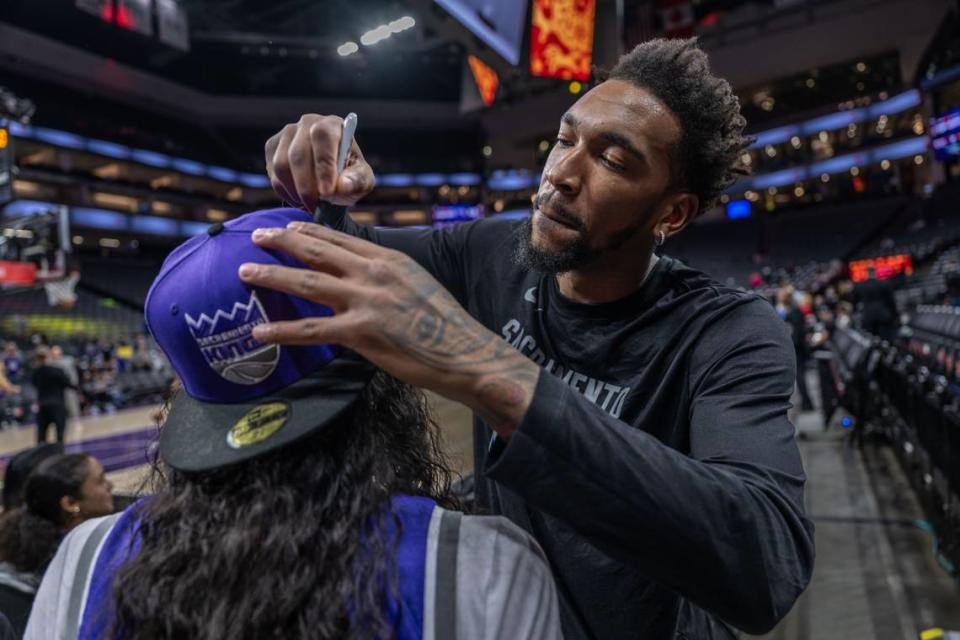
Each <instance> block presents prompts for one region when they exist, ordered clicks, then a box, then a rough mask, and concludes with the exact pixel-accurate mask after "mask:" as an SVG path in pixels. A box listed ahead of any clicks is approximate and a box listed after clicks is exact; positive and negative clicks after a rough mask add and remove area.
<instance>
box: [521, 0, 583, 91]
mask: <svg viewBox="0 0 960 640" xmlns="http://www.w3.org/2000/svg"><path fill="white" fill-rule="evenodd" d="M595 12H596V0H533V19H532V20H531V27H530V29H531V30H530V73H532V74H533V75H535V76H541V77H544V78H558V79H561V80H589V79H590V63H591V60H592V57H593V24H594V14H595Z"/></svg>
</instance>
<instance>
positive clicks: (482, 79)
mask: <svg viewBox="0 0 960 640" xmlns="http://www.w3.org/2000/svg"><path fill="white" fill-rule="evenodd" d="M467 63H468V64H469V65H470V73H472V74H473V80H474V82H476V83H477V90H478V91H480V97H481V98H482V99H483V104H484V106H487V107H489V106H490V105H492V104H493V99H494V98H495V97H496V95H497V87H499V86H500V78H499V77H498V76H497V72H496V71H494V70H493V69H492V68H490V66H489V65H487V64H485V63H484V62H483V61H482V60H481V59H480V58H478V57H477V56H467Z"/></svg>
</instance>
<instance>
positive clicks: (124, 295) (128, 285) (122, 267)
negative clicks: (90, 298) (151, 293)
mask: <svg viewBox="0 0 960 640" xmlns="http://www.w3.org/2000/svg"><path fill="white" fill-rule="evenodd" d="M81 272H82V274H83V275H82V279H81V286H82V287H84V288H86V289H91V290H96V291H98V292H100V293H101V294H106V295H109V296H111V297H113V298H114V299H116V300H118V301H121V302H124V303H126V304H128V305H130V306H133V307H136V308H137V309H143V305H144V302H146V298H147V291H148V290H149V289H150V284H151V283H152V282H153V280H154V278H156V277H157V274H158V273H159V272H160V265H159V262H149V261H133V260H123V261H121V260H118V259H116V258H84V260H83V261H82V267H81Z"/></svg>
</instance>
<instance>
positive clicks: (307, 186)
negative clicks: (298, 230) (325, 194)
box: [287, 120, 319, 211]
mask: <svg viewBox="0 0 960 640" xmlns="http://www.w3.org/2000/svg"><path fill="white" fill-rule="evenodd" d="M301 123H302V120H301ZM287 159H288V160H289V162H290V177H291V179H292V180H293V185H294V189H296V191H297V196H298V198H299V200H300V202H301V204H303V208H304V209H306V210H307V211H313V210H314V209H316V208H317V201H318V199H319V189H318V187H317V177H316V174H315V173H314V170H313V145H312V144H311V142H310V132H309V130H308V129H307V128H305V127H304V126H302V124H300V125H298V126H297V132H296V133H295V134H294V136H293V140H291V141H290V147H289V148H288V149H287Z"/></svg>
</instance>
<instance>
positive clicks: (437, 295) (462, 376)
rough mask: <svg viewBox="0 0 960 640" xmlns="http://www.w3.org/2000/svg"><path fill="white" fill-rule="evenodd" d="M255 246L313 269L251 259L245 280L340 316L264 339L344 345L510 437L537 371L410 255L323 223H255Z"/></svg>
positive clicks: (258, 332)
mask: <svg viewBox="0 0 960 640" xmlns="http://www.w3.org/2000/svg"><path fill="white" fill-rule="evenodd" d="M253 240H254V242H256V243H257V244H258V245H260V246H262V247H266V248H270V249H276V250H279V251H282V252H284V253H287V254H289V255H291V256H293V257H295V258H297V259H299V260H300V261H302V262H304V263H305V264H307V265H309V266H310V267H311V269H295V268H292V267H283V266H278V265H259V264H251V263H247V264H244V265H242V266H241V267H240V277H241V278H242V279H243V280H244V281H245V282H247V283H249V284H251V285H254V286H258V287H266V288H269V289H276V290H278V291H284V292H286V293H290V294H293V295H296V296H300V297H301V298H306V299H308V300H312V301H314V302H318V303H321V304H325V305H327V306H329V307H331V308H332V309H333V310H334V312H335V315H333V316H330V317H323V318H305V319H301V320H295V321H287V322H271V323H269V324H265V325H260V326H258V327H256V328H255V329H254V333H253V335H254V337H255V338H256V339H257V340H259V341H260V342H272V343H278V344H340V345H343V346H345V347H348V348H350V349H352V350H354V351H356V352H357V353H359V354H361V355H362V356H364V357H365V358H367V359H368V360H369V361H370V362H372V363H374V364H375V365H377V366H378V367H380V368H381V369H383V370H385V371H387V372H388V373H390V374H392V375H393V376H395V377H397V378H399V379H401V380H404V381H406V382H409V383H411V384H415V385H418V386H421V387H425V388H427V389H431V390H433V391H436V392H437V393H439V394H441V395H443V396H446V397H448V398H450V399H452V400H456V401H458V402H462V403H463V404H465V405H467V406H469V407H470V408H472V409H474V410H475V411H477V413H479V414H480V416H481V417H482V418H484V420H485V421H486V422H487V424H489V425H490V426H491V427H492V428H493V429H494V430H495V431H496V432H497V433H498V434H499V435H500V436H501V437H503V438H509V437H510V435H511V434H512V433H513V431H514V430H516V428H517V427H518V426H519V424H520V422H521V421H522V420H523V416H524V414H525V413H526V411H527V408H528V407H529V406H530V402H531V399H532V398H533V391H534V388H535V387H536V384H537V378H538V376H539V375H540V368H539V367H538V366H537V365H536V364H534V363H533V362H532V361H530V360H529V359H527V358H526V357H524V356H523V355H522V354H521V353H520V352H519V351H517V350H515V349H514V348H513V347H511V346H510V345H509V344H508V343H507V342H505V341H504V340H502V339H501V338H500V337H499V336H497V335H496V334H494V333H492V332H490V331H488V330H487V329H486V328H485V327H483V326H482V325H481V324H480V323H479V322H477V321H476V320H474V319H473V318H472V317H471V316H470V314H468V313H467V312H466V310H465V309H464V308H463V307H461V306H460V305H459V304H458V303H457V301H456V300H455V299H454V297H453V296H452V295H450V293H449V292H448V291H447V290H446V289H444V288H443V287H442V286H441V285H440V283H439V282H437V281H436V280H435V279H434V278H433V277H432V276H431V275H430V274H429V273H427V272H426V270H424V269H423V268H422V267H421V266H420V265H418V264H417V263H416V262H415V261H414V260H413V259H412V258H410V257H408V256H406V255H405V254H403V253H400V252H398V251H393V250H391V249H385V248H383V247H379V246H377V245H374V244H372V243H370V242H367V241H365V240H361V239H359V238H354V237H352V236H348V235H345V234H342V233H339V232H337V231H333V230H332V229H327V228H325V227H323V226H320V225H314V224H307V223H303V222H293V223H291V224H290V225H289V226H288V227H287V228H286V229H258V230H257V231H255V232H254V233H253Z"/></svg>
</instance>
